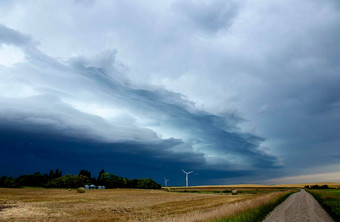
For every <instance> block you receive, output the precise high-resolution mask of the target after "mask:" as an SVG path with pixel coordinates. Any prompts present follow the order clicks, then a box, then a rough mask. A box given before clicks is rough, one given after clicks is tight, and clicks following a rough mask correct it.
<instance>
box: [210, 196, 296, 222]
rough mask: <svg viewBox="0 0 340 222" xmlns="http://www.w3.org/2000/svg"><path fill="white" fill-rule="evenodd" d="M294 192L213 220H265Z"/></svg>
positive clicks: (233, 221)
mask: <svg viewBox="0 0 340 222" xmlns="http://www.w3.org/2000/svg"><path fill="white" fill-rule="evenodd" d="M292 193H294V192H289V193H283V194H282V195H280V196H277V197H275V198H273V199H272V200H271V201H269V202H267V203H265V204H263V205H261V206H258V207H255V208H249V209H247V210H245V211H242V212H240V213H238V214H236V215H230V216H227V217H225V218H222V219H217V220H213V222H231V221H232V222H257V221H263V220H264V219H265V217H266V216H267V215H268V214H269V213H270V212H271V211H273V210H274V208H275V207H276V206H278V205H280V204H281V203H282V202H283V201H285V200H286V199H287V198H288V197H289V196H290V195H291V194H292Z"/></svg>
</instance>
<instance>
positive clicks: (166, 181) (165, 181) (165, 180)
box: [164, 177, 170, 187]
mask: <svg viewBox="0 0 340 222" xmlns="http://www.w3.org/2000/svg"><path fill="white" fill-rule="evenodd" d="M168 181H170V180H167V179H166V178H165V177H164V184H165V187H167V186H168Z"/></svg>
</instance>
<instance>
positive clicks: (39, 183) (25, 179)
mask: <svg viewBox="0 0 340 222" xmlns="http://www.w3.org/2000/svg"><path fill="white" fill-rule="evenodd" d="M86 184H94V185H97V186H106V188H139V189H160V188H161V185H160V184H158V183H156V182H155V181H154V180H152V179H151V178H146V179H128V178H124V177H119V176H117V175H114V174H111V173H107V172H105V171H104V169H102V170H101V171H100V172H99V174H98V177H92V176H91V172H90V171H88V170H85V169H82V170H80V172H79V174H77V175H72V174H66V175H64V176H63V175H62V171H61V170H59V169H56V170H55V171H53V170H50V172H49V173H48V174H47V173H45V174H41V173H40V172H35V173H34V174H29V175H21V176H19V177H6V176H2V177H1V178H0V187H11V188H16V187H25V186H29V187H45V188H77V187H83V186H85V185H86Z"/></svg>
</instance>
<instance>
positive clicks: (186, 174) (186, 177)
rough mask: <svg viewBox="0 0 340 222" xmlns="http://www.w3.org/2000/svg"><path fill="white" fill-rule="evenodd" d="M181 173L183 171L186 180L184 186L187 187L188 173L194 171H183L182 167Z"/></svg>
mask: <svg viewBox="0 0 340 222" xmlns="http://www.w3.org/2000/svg"><path fill="white" fill-rule="evenodd" d="M182 171H183V173H185V181H186V187H188V175H189V174H190V173H193V172H194V171H190V172H185V171H184V170H183V169H182Z"/></svg>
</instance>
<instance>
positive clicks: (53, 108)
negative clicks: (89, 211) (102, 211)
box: [0, 0, 340, 185]
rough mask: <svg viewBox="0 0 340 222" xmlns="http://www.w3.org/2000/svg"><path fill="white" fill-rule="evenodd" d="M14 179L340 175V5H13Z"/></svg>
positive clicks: (2, 51)
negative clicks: (53, 172) (86, 173)
mask: <svg viewBox="0 0 340 222" xmlns="http://www.w3.org/2000/svg"><path fill="white" fill-rule="evenodd" d="M0 15H1V19H0V152H1V155H0V174H4V175H10V174H13V175H20V174H23V173H33V172H34V171H41V172H47V171H48V170H49V169H52V168H57V167H58V168H60V169H62V170H63V172H65V173H78V172H79V170H80V169H82V168H85V169H88V170H90V171H92V173H93V174H95V175H96V174H97V172H98V171H99V170H100V169H101V168H104V169H105V170H106V171H108V172H111V173H114V174H117V175H119V176H124V177H130V178H139V177H152V178H153V179H155V180H157V181H158V182H160V183H161V182H162V181H163V177H167V178H169V179H170V181H171V182H169V185H183V184H184V183H185V177H184V174H183V173H182V172H181V170H180V169H184V170H188V171H189V170H193V171H195V173H194V174H192V175H190V183H191V184H192V185H201V184H231V183H266V184H273V183H295V182H296V183H299V182H321V181H326V182H328V181H334V182H335V181H337V182H340V174H339V171H340V137H339V135H340V65H339V64H340V63H339V61H340V38H339V36H340V4H339V3H338V1H337V0H324V1H316V0H300V1H298V2H297V1H293V0H285V1H272V0H261V1H258V0H246V1H225V0H212V1H207V0H193V1H189V0H174V1H172V0H166V1H165V0H164V1H151V0H150V1H135V0H128V1H119V0H115V1H91V0H87V1H80V0H79V1H77V0H74V1H69V0H65V1H35V0H34V1H33V0H32V1H0Z"/></svg>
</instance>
